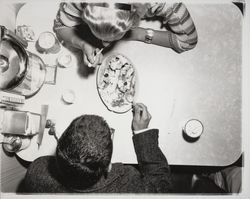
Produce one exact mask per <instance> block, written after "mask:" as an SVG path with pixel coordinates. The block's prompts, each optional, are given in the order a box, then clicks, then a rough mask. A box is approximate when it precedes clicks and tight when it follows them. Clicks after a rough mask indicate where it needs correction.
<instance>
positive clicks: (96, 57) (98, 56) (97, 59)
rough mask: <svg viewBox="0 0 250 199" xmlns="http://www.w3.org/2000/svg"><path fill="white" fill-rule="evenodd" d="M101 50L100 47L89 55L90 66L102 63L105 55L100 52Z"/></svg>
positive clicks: (88, 63)
mask: <svg viewBox="0 0 250 199" xmlns="http://www.w3.org/2000/svg"><path fill="white" fill-rule="evenodd" d="M99 51H100V49H99V48H96V49H95V50H94V51H93V52H92V53H91V54H89V56H87V65H88V67H96V66H97V65H98V64H101V63H102V60H103V55H102V53H101V52H100V53H98V52H99Z"/></svg>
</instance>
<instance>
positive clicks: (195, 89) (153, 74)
mask: <svg viewBox="0 0 250 199" xmlns="http://www.w3.org/2000/svg"><path fill="white" fill-rule="evenodd" d="M57 6H58V5H57V4H56V3H52V2H44V3H33V4H32V3H28V4H26V5H25V6H24V7H23V8H21V10H20V12H19V13H18V16H17V24H16V25H23V24H25V25H31V26H32V27H33V29H34V30H35V33H36V34H37V33H40V32H43V31H52V26H53V19H54V17H55V15H56V11H57V9H58V7H57ZM187 7H188V9H189V11H190V13H191V15H192V18H193V20H194V22H195V24H196V27H197V31H198V35H199V41H198V45H197V46H196V48H195V49H193V50H191V51H189V52H185V53H183V54H177V53H175V52H174V51H172V50H170V49H166V48H163V47H159V46H154V45H147V44H144V43H142V42H132V41H130V42H124V41H123V42H119V44H117V45H116V46H115V48H114V49H113V50H112V51H111V52H109V53H108V54H112V53H114V52H119V53H122V54H124V55H126V56H127V57H128V58H129V59H130V60H131V61H132V62H133V63H134V66H135V68H136V71H137V76H138V81H137V84H138V85H137V88H138V89H137V94H136V101H137V102H143V103H145V104H146V105H147V106H148V110H149V111H150V113H151V115H152V120H151V123H150V127H156V128H159V130H160V133H159V145H160V148H161V149H162V151H163V153H164V154H165V155H166V157H167V159H168V161H169V163H170V164H175V165H202V166H224V165H228V164H231V163H233V162H234V161H235V160H237V159H238V157H239V156H240V154H241V152H242V149H241V61H242V60H241V30H242V26H241V23H242V15H241V13H240V11H239V10H238V9H237V8H236V7H235V6H234V5H233V4H209V5H206V4H197V5H196V4H190V5H187ZM45 10H46V14H45ZM232 16H233V17H232ZM228 19H230V20H228ZM158 25H159V24H157V23H156V22H148V23H144V22H143V23H142V26H149V27H150V26H153V27H158ZM28 49H29V50H30V51H33V52H35V51H34V46H32V43H30V44H29V47H28ZM63 50H64V49H63ZM35 53H36V54H39V53H38V52H35ZM108 54H107V55H108ZM41 57H42V58H43V59H44V61H45V62H46V63H49V62H50V63H51V64H53V62H54V61H55V57H53V56H51V57H48V56H47V57H45V55H41ZM74 58H75V60H74V64H73V65H72V67H70V68H58V70H57V80H56V85H46V84H45V85H44V86H43V87H42V89H41V90H40V91H39V93H38V94H36V95H35V96H34V97H32V98H30V99H28V100H26V104H25V105H24V107H23V109H25V110H30V111H32V112H40V109H41V104H48V105H49V113H48V117H49V118H53V119H55V120H56V127H57V134H58V136H60V135H61V134H62V133H63V131H64V129H66V127H67V126H68V125H69V123H70V122H71V121H72V120H73V119H74V118H75V117H77V116H79V115H81V114H98V115H101V116H103V117H104V118H105V119H106V120H107V122H108V123H109V124H110V126H111V127H112V128H115V129H116V131H115V137H114V152H113V157H112V161H113V162H127V163H136V156H135V153H134V148H133V143H132V139H131V138H132V133H131V129H130V127H131V121H132V113H131V112H127V113H125V114H115V113H112V112H110V111H108V110H107V108H106V107H105V105H104V104H103V103H102V101H101V99H100V98H99V95H98V93H97V89H96V71H95V72H94V73H93V74H89V75H88V76H87V77H85V76H83V75H82V74H81V73H80V72H79V68H81V64H80V60H79V59H78V58H77V57H76V56H75V57H74ZM67 88H70V89H73V90H74V91H75V93H76V100H75V103H73V104H71V105H67V104H65V103H64V102H63V101H62V100H61V95H62V93H63V91H64V90H65V89H67ZM192 118H195V119H199V120H200V121H201V122H202V123H203V125H204V132H203V134H202V136H201V137H200V139H199V140H197V141H196V142H188V141H186V140H185V139H184V138H183V135H182V127H183V125H184V124H185V121H187V120H189V119H192ZM55 147H56V142H55V140H54V138H53V136H49V135H48V134H47V132H45V136H44V140H43V142H42V145H41V147H40V149H39V150H37V149H36V150H34V149H32V148H28V149H26V150H24V151H21V152H19V153H18V154H17V155H19V156H20V157H21V158H23V159H26V160H29V159H32V158H34V157H36V156H41V155H43V154H45V155H47V154H53V153H54V151H55ZM31 153H32V155H30V154H31ZM27 154H29V155H27ZM28 156H29V157H28ZM30 156H32V157H30Z"/></svg>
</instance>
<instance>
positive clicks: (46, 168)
mask: <svg viewBox="0 0 250 199" xmlns="http://www.w3.org/2000/svg"><path fill="white" fill-rule="evenodd" d="M150 119H151V116H150V114H149V113H148V111H147V108H146V107H145V106H144V105H143V104H136V105H135V107H134V116H133V122H132V127H133V130H134V132H135V134H134V135H133V142H134V147H135V152H136V155H137V160H138V165H124V164H122V163H114V164H111V163H110V160H111V156H112V139H111V137H112V132H113V131H112V130H111V129H110V128H109V126H108V124H107V123H106V121H104V120H103V118H101V117H99V116H94V115H83V116H81V117H78V118H76V119H75V120H74V121H73V122H72V123H71V124H70V126H69V127H68V128H67V129H66V131H65V132H64V133H63V135H62V136H61V138H60V139H59V142H58V146H57V152H56V156H44V157H40V158H38V159H37V160H35V161H34V162H33V163H32V164H31V165H30V166H29V168H28V170H27V174H26V177H25V186H26V191H27V192H40V193H42V192H43V193H60V192H83V193H129V192H130V193H138V192H139V193H147V192H169V191H170V189H171V177H170V169H169V166H168V162H167V160H166V158H165V156H164V155H163V153H162V152H161V150H160V149H159V147H158V130H157V129H148V130H147V129H146V128H147V127H148V123H149V121H150ZM138 130H139V131H138Z"/></svg>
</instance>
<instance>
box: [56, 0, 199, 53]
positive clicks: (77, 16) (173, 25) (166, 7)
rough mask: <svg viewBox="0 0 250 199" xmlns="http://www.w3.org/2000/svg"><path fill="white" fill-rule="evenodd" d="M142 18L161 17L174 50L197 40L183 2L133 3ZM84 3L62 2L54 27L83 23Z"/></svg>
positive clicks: (195, 42) (178, 50)
mask: <svg viewBox="0 0 250 199" xmlns="http://www.w3.org/2000/svg"><path fill="white" fill-rule="evenodd" d="M132 6H133V4H132ZM134 6H135V7H137V9H138V8H139V9H138V14H139V15H140V16H141V18H142V19H147V18H152V17H155V16H157V17H161V18H162V23H163V25H164V26H165V27H167V29H169V31H168V30H167V31H166V34H168V35H169V36H168V38H169V43H170V44H171V47H172V49H173V50H175V51H176V52H179V53H181V52H184V51H187V50H190V49H193V48H194V47H195V46H196V44H197V41H198V35H197V32H196V28H195V25H194V22H193V20H192V18H191V16H190V13H189V11H188V9H187V8H186V6H185V5H184V4H183V3H174V4H167V3H145V4H134ZM83 10H84V3H62V4H61V5H60V9H59V11H58V14H57V17H56V20H55V24H54V29H55V30H58V29H60V28H65V27H73V26H76V25H79V24H82V23H84V21H83V20H82V19H81V15H82V12H83Z"/></svg>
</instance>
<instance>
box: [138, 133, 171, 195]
mask: <svg viewBox="0 0 250 199" xmlns="http://www.w3.org/2000/svg"><path fill="white" fill-rule="evenodd" d="M133 142H134V147H135V152H136V155H137V160H138V164H139V168H140V172H141V174H142V176H143V178H144V181H145V184H146V187H147V188H148V189H150V190H147V192H170V190H171V186H172V185H171V176H170V168H169V165H168V162H167V159H166V157H165V156H164V154H163V153H162V151H161V149H160V148H159V146H158V129H151V130H148V131H146V132H143V133H139V134H136V135H134V136H133ZM152 189H153V190H152Z"/></svg>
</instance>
